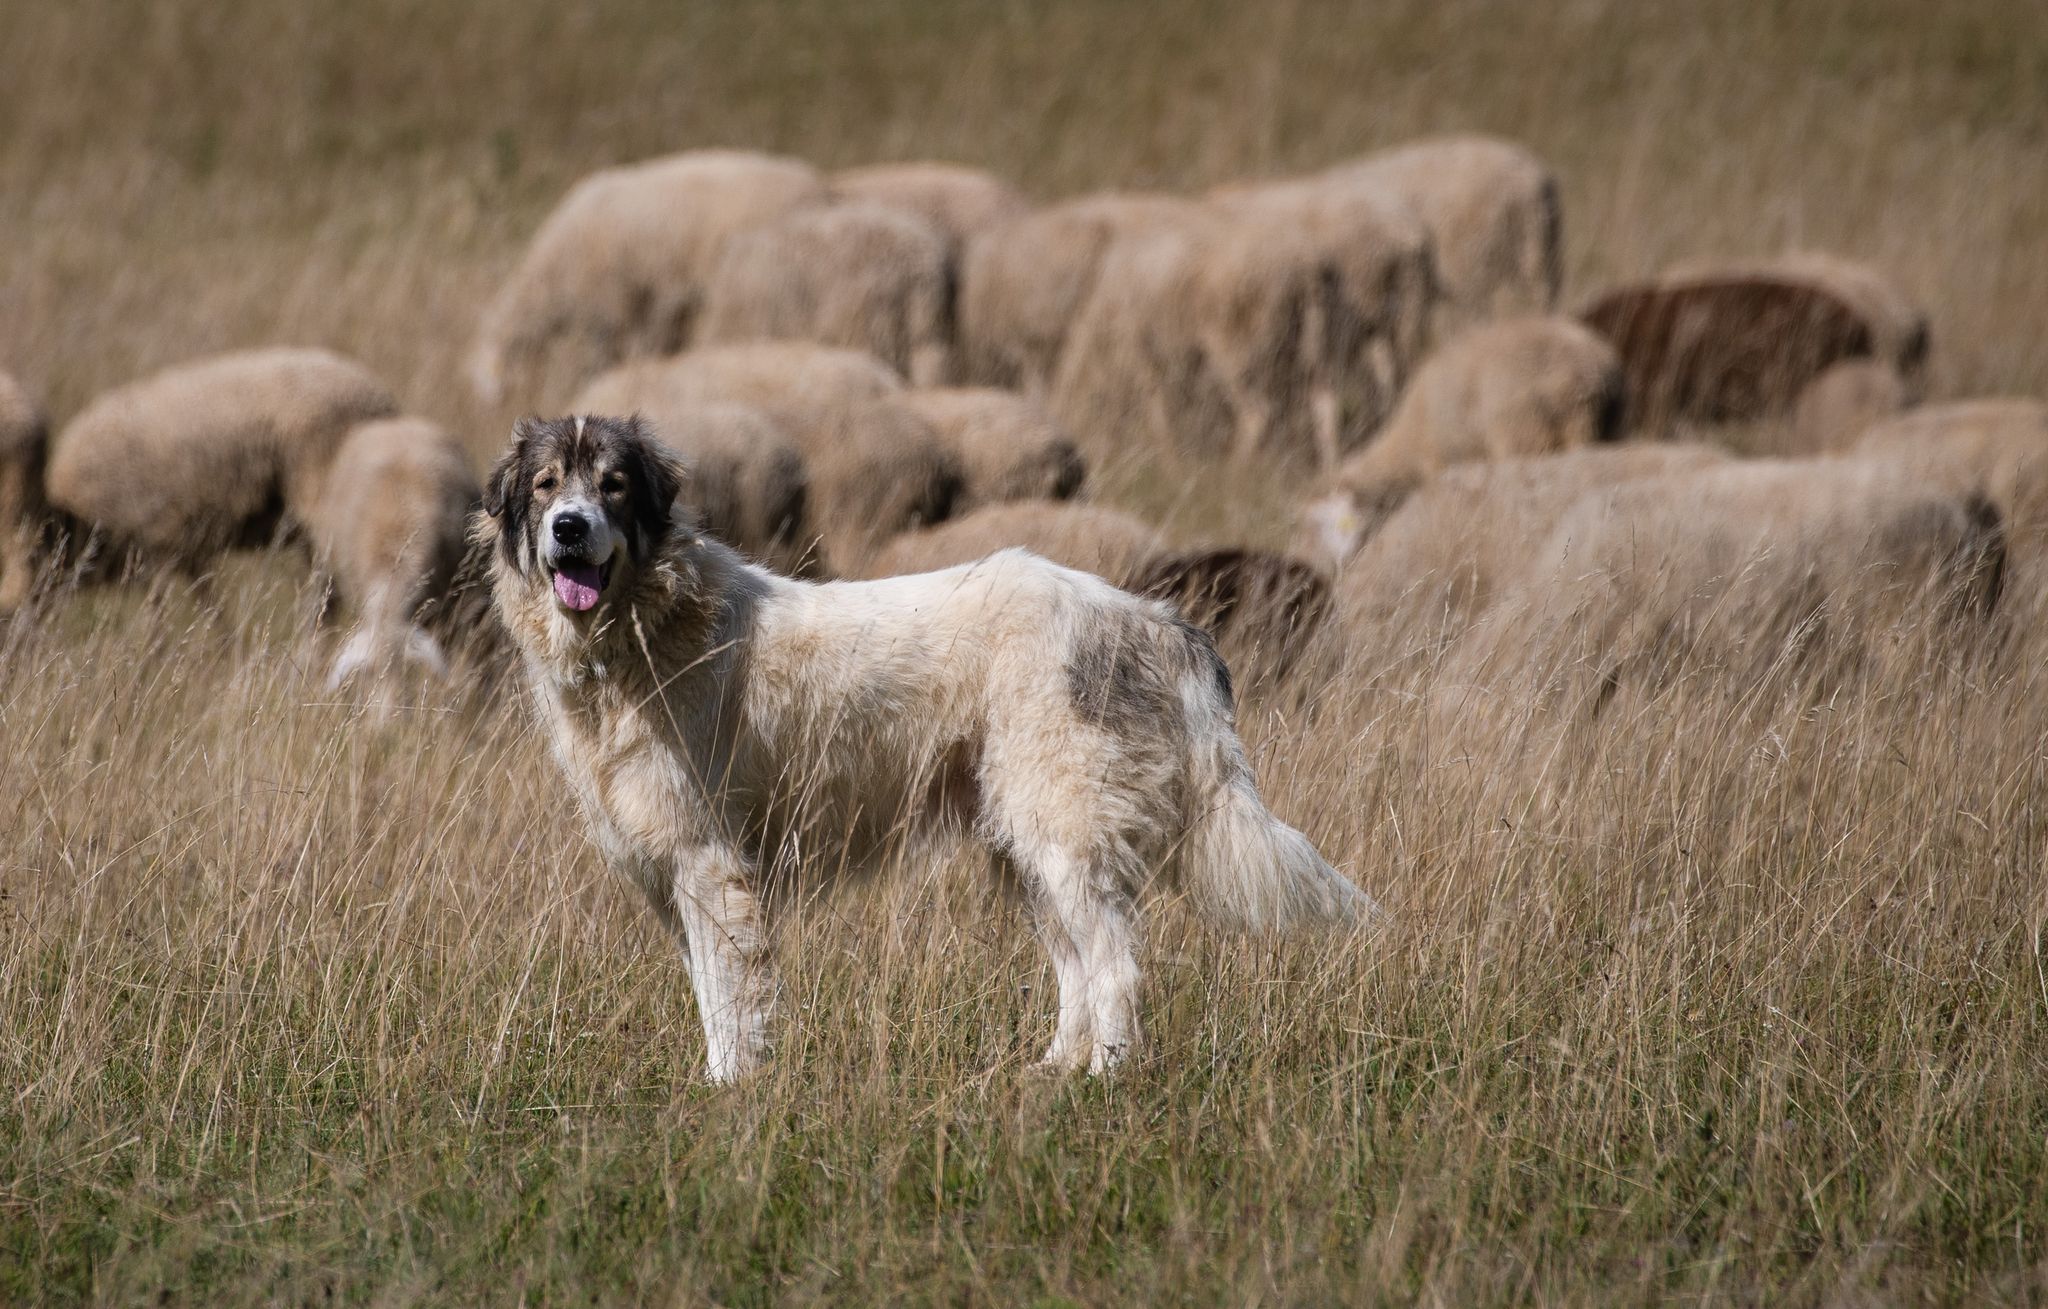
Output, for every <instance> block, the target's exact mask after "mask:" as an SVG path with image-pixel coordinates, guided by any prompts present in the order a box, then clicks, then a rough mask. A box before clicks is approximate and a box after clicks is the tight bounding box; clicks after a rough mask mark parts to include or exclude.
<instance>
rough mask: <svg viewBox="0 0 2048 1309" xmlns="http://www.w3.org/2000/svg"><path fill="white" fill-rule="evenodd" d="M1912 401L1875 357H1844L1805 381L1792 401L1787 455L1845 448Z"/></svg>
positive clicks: (1903, 386) (1903, 382)
mask: <svg viewBox="0 0 2048 1309" xmlns="http://www.w3.org/2000/svg"><path fill="white" fill-rule="evenodd" d="M1911 403H1912V392H1911V390H1910V389H1909V387H1908V386H1907V383H1906V379H1905V378H1903V377H1901V376H1899V370H1898V369H1896V368H1894V367H1892V366H1891V365H1890V364H1889V363H1885V362H1883V361H1880V360H1876V359H1845V360H1843V361H1842V362H1841V363H1839V364H1835V365H1834V366H1833V367H1831V368H1829V369H1827V370H1826V371H1825V372H1823V373H1821V375H1820V376H1819V377H1816V378H1814V379H1813V380H1812V381H1811V382H1808V383H1807V384H1806V386H1805V387H1804V388H1803V389H1801V391H1800V392H1799V398H1798V399H1797V400H1795V401H1793V402H1792V418H1791V423H1790V433H1789V435H1790V439H1791V447H1792V448H1791V449H1790V450H1788V451H1787V452H1786V453H1797V454H1820V453H1823V452H1825V451H1829V450H1841V449H1845V448H1847V447H1848V446H1850V445H1853V444H1854V443H1855V441H1856V439H1857V438H1858V437H1860V436H1862V435H1863V433H1864V432H1866V431H1868V430H1869V429H1870V428H1871V427H1873V426H1875V425H1876V424H1877V423H1879V422H1882V421H1883V420H1884V419H1887V418H1889V417H1891V416H1892V415H1893V414H1896V413H1898V412H1900V411H1901V410H1903V409H1905V408H1907V407H1908V406H1909V405H1910V404H1911Z"/></svg>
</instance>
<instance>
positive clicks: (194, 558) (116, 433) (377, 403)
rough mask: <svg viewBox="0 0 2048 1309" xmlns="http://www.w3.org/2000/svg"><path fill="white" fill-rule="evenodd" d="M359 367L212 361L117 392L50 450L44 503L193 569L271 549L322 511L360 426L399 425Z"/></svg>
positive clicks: (231, 358)
mask: <svg viewBox="0 0 2048 1309" xmlns="http://www.w3.org/2000/svg"><path fill="white" fill-rule="evenodd" d="M397 411H398V404H397V402H396V401H395V400H393V399H392V398H391V393H390V392H388V391H386V390H385V389H384V387H383V385H382V384H381V383H380V382H378V381H377V379H376V378H375V377H372V376H371V375H370V374H369V372H368V371H367V370H365V369H364V368H363V367H362V366H361V365H359V364H356V363H354V362H353V361H351V360H348V359H344V358H342V357H341V356H340V355H336V354H332V353H330V352H328V351H325V350H304V349H292V348H282V347H280V348H273V349H267V350H250V351H243V352H239V353H234V354H225V355H216V356H214V357H212V358H209V359H202V360H199V361H198V362H195V363H188V364H181V365H178V366H177V367H173V368H167V369H164V370H163V371H161V372H158V373H155V374H152V375H151V376H149V377H145V378H142V379H141V380H139V381H135V382H130V383H128V384H127V385H125V386H121V387H117V388H115V389H114V390H112V391H109V392H107V393H105V394H104V395H101V396H99V397H98V398H97V399H95V400H94V401H93V402H92V403H91V404H89V405H87V406H86V408H85V409H84V411H83V412H81V413H80V414H79V415H78V416H77V417H75V418H73V419H72V420H71V422H70V423H68V424H67V425H66V426H65V427H64V429H63V430H62V431H61V432H59V433H58V435H57V439H56V442H55V444H54V445H53V446H52V448H51V451H50V465H49V473H48V487H49V495H50V500H51V502H52V503H54V504H55V505H56V506H57V507H58V508H59V509H61V510H63V511H64V512H66V513H68V514H70V515H72V516H73V517H75V518H76V519H78V520H79V521H80V522H82V523H85V524H87V525H89V526H91V527H92V528H94V529H96V530H97V531H98V532H100V533H103V534H104V535H105V536H107V537H109V538H111V540H112V541H113V543H114V544H115V545H117V546H118V547H121V548H123V549H124V550H127V551H131V552H140V553H143V554H147V555H152V556H157V557H162V558H166V559H168V560H170V561H173V562H175V563H177V564H180V565H182V566H184V567H188V568H190V567H196V566H198V565H200V564H202V563H203V562H204V561H205V560H207V559H208V558H209V557H211V556H212V555H214V554H216V553H217V552H219V551H221V550H225V549H230V548H234V547H237V546H251V545H261V544H266V543H268V542H269V541H271V540H272V539H273V538H274V537H275V536H276V534H277V533H278V530H279V528H280V526H282V525H283V524H284V523H285V522H286V516H287V514H288V513H289V512H290V511H291V510H292V509H293V508H294V507H297V506H303V505H311V504H314V503H316V502H317V501H318V500H319V498H320V493H321V485H322V481H323V479H324V477H325V475H326V472H327V467H328V463H329V461H330V460H331V459H332V458H333V457H334V452H335V450H336V449H337V448H339V446H340V445H341V442H342V440H343V438H344V437H346V436H347V435H348V433H349V431H350V430H351V429H353V428H354V427H355V426H356V425H358V424H359V423H365V422H368V421H370V420H371V419H375V418H385V417H389V416H391V415H394V414H396V413H397Z"/></svg>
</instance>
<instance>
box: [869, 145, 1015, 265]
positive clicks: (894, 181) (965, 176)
mask: <svg viewBox="0 0 2048 1309" xmlns="http://www.w3.org/2000/svg"><path fill="white" fill-rule="evenodd" d="M832 194H833V195H834V196H835V197H837V198H838V199H841V200H866V201H872V202H873V203H875V204H882V205H888V206H890V207H891V208H894V209H904V210H908V211H909V212H911V213H913V214H916V215H917V216H918V217H919V218H922V219H924V220H925V221H926V222H927V223H930V224H931V225H932V227H933V228H935V229H936V230H937V231H938V233H939V234H940V235H941V236H943V237H945V238H946V244H947V250H948V255H949V257H951V258H952V259H954V260H956V261H957V259H958V258H959V255H960V254H961V252H962V251H963V250H965V249H966V246H967V242H968V241H969V240H970V239H972V238H973V237H974V236H975V235H976V234H978V233H980V232H985V231H987V230H988V229H989V228H991V227H994V226H996V225H997V224H998V223H1004V222H1008V221H1009V220H1011V219H1014V218H1021V217H1022V216H1024V215H1025V214H1027V213H1029V212H1030V211H1031V205H1030V202H1029V201H1027V200H1025V198H1024V196H1023V193H1022V192H1020V191H1018V190H1017V188H1015V187H1013V186H1011V185H1010V184H1009V183H1008V182H1005V181H1004V180H1003V179H1002V178H1000V177H997V176H996V175H995V174H994V173H990V172H985V171H983V170H982V169H979V168H969V167H967V166H966V165H964V164H947V163H935V162H929V161H927V162H922V163H905V164H870V165H868V166H867V167H865V168H849V169H845V170H843V171H841V172H838V173H834V174H833V175H832Z"/></svg>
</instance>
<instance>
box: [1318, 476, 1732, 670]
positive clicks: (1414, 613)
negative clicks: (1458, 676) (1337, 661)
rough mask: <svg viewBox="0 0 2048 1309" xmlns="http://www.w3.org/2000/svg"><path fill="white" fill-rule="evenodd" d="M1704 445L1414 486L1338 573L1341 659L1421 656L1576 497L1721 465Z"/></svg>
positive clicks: (1464, 618)
mask: <svg viewBox="0 0 2048 1309" xmlns="http://www.w3.org/2000/svg"><path fill="white" fill-rule="evenodd" d="M1727 458H1728V455H1727V453H1726V452H1725V451H1722V450H1720V449H1719V448H1717V447H1714V446H1705V445H1681V444H1677V443H1667V442H1659V443H1655V444H1641V445H1626V444H1625V445H1611V446H1592V447H1588V448H1586V449H1582V450H1573V451H1571V452H1569V453H1566V454H1556V455H1541V456H1537V457H1535V458H1523V459H1503V460H1499V461H1497V462H1493V463H1472V464H1461V465H1459V466H1458V467H1456V468H1450V469H1446V470H1445V471H1443V472H1442V473H1439V474H1437V475H1436V476H1435V477H1433V478H1431V479H1430V480H1429V481H1428V482H1427V483H1425V484H1424V485H1423V486H1422V488H1421V489H1420V490H1419V491H1417V492H1416V493H1415V494H1414V495H1413V496H1412V497H1410V498H1409V500H1408V502H1407V503H1406V504H1404V505H1402V506H1401V507H1400V509H1399V510H1397V511H1396V512H1395V513H1394V515H1393V516H1392V517H1391V518H1389V519H1388V520H1387V523H1386V526H1384V527H1382V528H1381V529H1380V530H1379V532H1378V533H1376V534H1375V535H1374V536H1373V537H1372V539H1371V540H1369V541H1367V542H1366V543H1365V545H1364V547H1363V548H1362V549H1360V550H1359V551H1358V552H1357V554H1356V555H1354V556H1352V557H1351V559H1350V560H1349V562H1348V563H1347V564H1346V566H1345V567H1344V569H1343V571H1342V572H1341V573H1340V574H1339V575H1338V580H1337V616H1338V620H1339V625H1340V628H1341V630H1342V633H1343V636H1344V639H1345V644H1346V646H1347V648H1348V650H1349V651H1350V652H1352V653H1356V652H1360V651H1364V652H1368V653H1370V655H1371V656H1373V657H1374V658H1376V659H1384V658H1394V657H1400V656H1405V655H1411V654H1417V653H1421V654H1427V653H1431V652H1433V651H1434V650H1436V649H1438V648H1440V646H1441V645H1442V643H1443V642H1445V641H1447V640H1450V639H1453V638H1455V637H1456V636H1458V635H1459V634H1460V633H1461V632H1463V631H1464V629H1465V628H1466V626H1468V625H1469V624H1470V623H1471V621H1472V619H1473V618H1474V617H1475V616H1476V615H1477V614H1478V613H1479V612H1480V611H1481V610H1483V609H1484V608H1485V607H1486V605H1488V604H1489V603H1491V601H1492V600H1493V598H1494V596H1495V595H1496V594H1497V593H1498V592H1499V590H1500V589H1501V587H1502V586H1503V585H1505V584H1507V583H1509V582H1512V581H1514V580H1515V579H1516V577H1517V576H1518V575H1519V574H1520V572H1521V570H1522V568H1523V567H1524V566H1526V564H1527V563H1528V559H1529V554H1530V552H1531V551H1532V550H1533V549H1535V548H1536V547H1538V546H1540V545H1541V544H1542V543H1543V542H1544V541H1545V540H1547V539H1548V538H1549V536H1550V534H1551V532H1552V530H1553V529H1555V527H1556V526H1557V522H1558V519H1559V518H1561V517H1562V516H1563V515H1564V513H1565V511H1566V510H1568V509H1570V508H1571V507H1572V506H1573V505H1574V504H1576V503H1577V502H1578V501H1579V500H1580V499H1581V498H1582V497H1584V496H1585V495H1586V494H1587V493H1588V492H1590V491H1593V490H1596V489H1599V488H1602V487H1609V486H1619V485H1622V484H1624V483H1627V482H1633V481H1637V480H1640V479H1642V478H1646V477H1667V476H1671V475H1674V474H1682V473H1688V472H1693V471H1696V470H1700V469H1704V468H1707V467H1709V466H1711V465H1713V464H1716V463H1720V462H1723V461H1725V460H1726V459H1727Z"/></svg>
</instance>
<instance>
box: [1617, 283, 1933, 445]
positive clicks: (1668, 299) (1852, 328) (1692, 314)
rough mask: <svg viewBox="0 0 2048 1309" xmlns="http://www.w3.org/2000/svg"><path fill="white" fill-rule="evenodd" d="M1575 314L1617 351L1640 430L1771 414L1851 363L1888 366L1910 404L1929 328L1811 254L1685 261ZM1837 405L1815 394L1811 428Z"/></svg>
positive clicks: (1897, 301)
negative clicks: (1718, 262)
mask: <svg viewBox="0 0 2048 1309" xmlns="http://www.w3.org/2000/svg"><path fill="white" fill-rule="evenodd" d="M1579 317H1580V319H1581V320H1582V321H1584V322H1585V323H1586V324H1587V326H1589V327H1591V328H1592V329H1593V330H1594V331H1596V332H1599V333H1600V334H1601V335H1602V336H1604V337H1606V338H1607V339H1608V340H1609V341H1611V342H1613V343H1614V347H1615V349H1616V350H1617V351H1619V352H1620V354H1621V357H1622V366H1623V368H1624V370H1625V371H1626V372H1627V374H1628V383H1629V396H1630V403H1631V405H1632V406H1633V412H1632V414H1631V422H1632V424H1633V425H1634V426H1636V427H1638V428H1641V429H1652V430H1659V429H1665V428H1669V427H1671V426H1672V425H1674V424H1677V423H1681V422H1694V423H1726V422H1731V421H1744V420H1751V419H1759V418H1771V417H1777V416H1780V415H1783V414H1785V413H1787V412H1788V411H1790V410H1791V409H1792V408H1793V407H1794V406H1795V405H1796V404H1797V403H1798V402H1799V401H1800V399H1801V398H1802V396H1803V395H1804V394H1805V392H1806V391H1807V390H1808V389H1809V388H1810V387H1813V386H1815V385H1816V384H1820V383H1822V382H1823V380H1824V379H1825V378H1826V377H1827V375H1828V373H1829V371H1830V370H1831V369H1833V368H1835V367H1836V366H1837V365H1839V364H1842V363H1844V362H1846V361H1860V360H1870V359H1876V360H1878V361H1880V362H1884V363H1888V364H1890V365H1891V366H1892V367H1893V368H1894V369H1895V370H1896V371H1897V372H1898V374H1899V379H1900V381H1899V386H1900V395H1901V398H1902V402H1903V403H1907V404H1910V403H1913V402H1914V401H1916V400H1917V399H1918V396H1919V387H1920V382H1919V378H1920V376H1921V372H1922V370H1923V366H1924V363H1925V359H1926V355H1927V328H1926V321H1925V319H1924V318H1922V317H1921V316H1920V315H1919V314H1918V313H1917V311H1915V310H1913V309H1912V308H1911V306H1910V305H1908V304H1907V303H1906V301H1905V299H1904V297H1903V296H1900V295H1899V294H1898V293H1897V292H1896V291H1893V290H1891V289H1890V288H1889V287H1888V286H1887V285H1886V284H1885V283H1884V282H1883V280H1882V279H1881V278H1880V277H1879V276H1878V275H1877V274H1876V273H1874V272H1871V271H1870V270H1868V269H1864V268H1862V267H1861V266H1860V265H1856V264H1852V263H1850V262H1848V261H1846V260H1840V259H1835V258H1833V257H1831V256H1824V255H1816V254H1802V255H1796V256H1787V257H1786V258H1784V259H1781V260H1776V261H1771V262H1768V263H1759V262H1748V263H1734V264H1723V265H1707V264H1693V265H1681V266H1680V267H1679V268H1677V269H1674V270H1673V271H1671V272H1669V273H1666V274H1665V275H1664V276H1662V277H1660V278H1657V279H1655V280H1652V281H1649V282H1642V283H1636V284H1633V285H1628V286H1622V287H1617V288H1615V289H1614V290H1611V291H1609V292H1607V293H1606V294H1605V295H1602V296H1601V297H1600V298H1598V299H1597V300H1595V301H1594V302H1593V303H1592V304H1590V305H1588V306H1587V307H1586V308H1585V309H1583V310H1582V311H1580V314H1579ZM1826 384H1827V385H1828V386H1830V387H1849V386H1853V385H1855V384H1854V383H1844V382H1840V381H1837V382H1833V383H1826ZM1841 398H1842V397H1841V396H1840V395H1839V394H1825V393H1823V394H1818V395H1816V397H1815V400H1814V402H1813V406H1814V409H1813V413H1812V414H1810V415H1809V421H1822V422H1823V425H1825V423H1824V420H1822V419H1821V417H1820V416H1821V415H1822V414H1824V413H1825V412H1826V410H1827V409H1828V408H1829V407H1830V406H1833V405H1836V404H1838V403H1840V401H1841Z"/></svg>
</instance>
